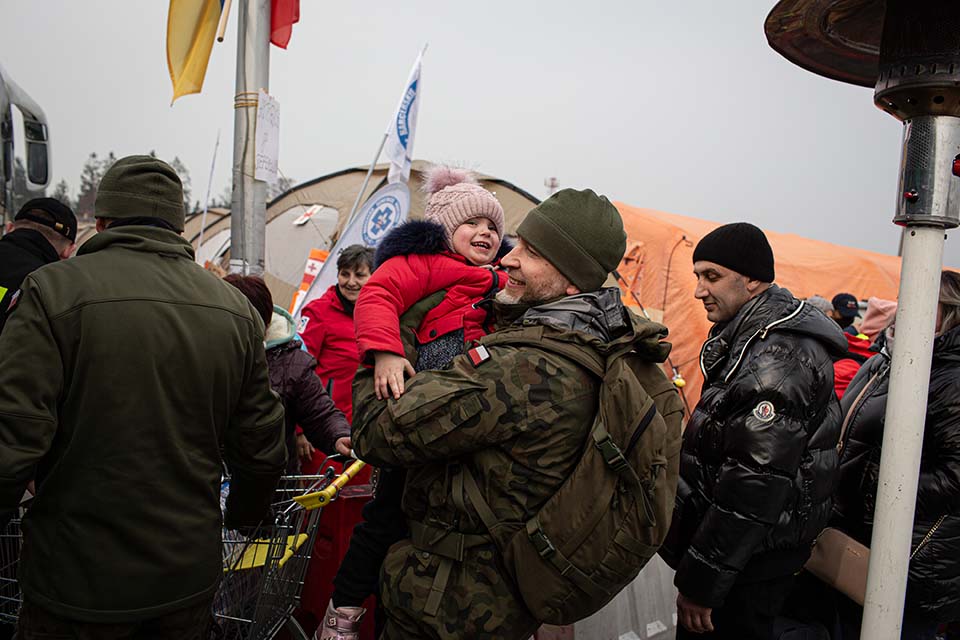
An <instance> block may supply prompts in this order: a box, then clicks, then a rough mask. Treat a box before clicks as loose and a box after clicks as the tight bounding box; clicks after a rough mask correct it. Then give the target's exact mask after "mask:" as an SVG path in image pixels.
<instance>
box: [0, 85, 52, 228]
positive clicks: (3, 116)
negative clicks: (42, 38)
mask: <svg viewBox="0 0 960 640" xmlns="http://www.w3.org/2000/svg"><path fill="white" fill-rule="evenodd" d="M13 107H16V108H17V110H18V111H19V112H20V115H21V116H22V117H23V144H24V149H23V155H24V157H25V158H26V169H27V171H26V180H27V189H28V190H29V191H36V192H40V191H43V190H44V189H46V188H47V186H49V184H50V137H49V131H48V129H47V117H46V115H44V113H43V109H41V108H40V105H38V104H37V103H36V102H35V101H34V100H33V98H31V97H30V95H29V94H28V93H27V92H26V91H24V90H23V89H21V88H20V85H18V84H17V83H16V82H14V81H13V79H12V78H11V77H10V75H9V74H8V73H7V72H6V70H5V69H4V68H3V67H2V66H0V222H4V221H6V220H7V216H8V215H13V211H12V209H13V181H14V153H13V152H14V145H15V141H14V120H13Z"/></svg>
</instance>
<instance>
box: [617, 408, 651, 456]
mask: <svg viewBox="0 0 960 640" xmlns="http://www.w3.org/2000/svg"><path fill="white" fill-rule="evenodd" d="M655 415H657V405H656V404H651V405H650V409H648V410H647V412H646V413H645V414H644V415H643V418H642V419H641V420H640V424H638V425H637V428H636V429H635V430H634V432H633V435H632V436H630V442H628V443H627V448H626V449H625V450H624V452H623V457H624V458H626V457H627V456H628V455H630V451H631V450H632V449H633V447H634V446H636V444H637V441H638V440H640V436H642V435H643V432H644V431H646V430H647V427H649V426H650V423H651V422H653V417H654V416H655Z"/></svg>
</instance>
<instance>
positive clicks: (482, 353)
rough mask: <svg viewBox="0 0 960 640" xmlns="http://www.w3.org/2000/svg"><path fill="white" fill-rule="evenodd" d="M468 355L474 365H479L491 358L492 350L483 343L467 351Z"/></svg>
mask: <svg viewBox="0 0 960 640" xmlns="http://www.w3.org/2000/svg"><path fill="white" fill-rule="evenodd" d="M467 357H468V358H470V362H472V363H473V366H474V367H479V366H480V365H481V364H483V363H484V362H486V361H487V360H489V359H490V352H489V351H487V348H486V347H485V346H483V345H482V344H481V345H479V346H477V347H474V348H473V349H470V350H469V351H467Z"/></svg>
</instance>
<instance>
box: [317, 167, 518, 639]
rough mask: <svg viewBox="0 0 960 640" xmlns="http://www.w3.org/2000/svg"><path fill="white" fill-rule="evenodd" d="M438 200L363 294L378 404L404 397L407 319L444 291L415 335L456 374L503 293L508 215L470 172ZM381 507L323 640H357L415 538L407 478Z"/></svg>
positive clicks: (341, 585)
mask: <svg viewBox="0 0 960 640" xmlns="http://www.w3.org/2000/svg"><path fill="white" fill-rule="evenodd" d="M424 190H425V191H426V192H427V193H429V194H430V196H429V199H428V201H427V207H426V210H425V211H424V220H423V221H420V222H408V223H406V224H404V225H401V226H400V227H397V228H396V229H394V230H393V231H391V232H390V234H388V235H387V237H386V238H384V240H383V242H381V244H380V247H379V249H378V250H377V256H376V260H375V262H376V264H377V265H379V266H378V267H377V270H376V271H375V272H374V274H373V275H372V276H371V277H370V280H368V281H367V284H366V285H364V287H363V289H361V290H360V297H359V299H358V300H357V304H356V308H355V309H354V316H353V317H354V322H355V327H356V332H357V342H358V345H359V349H360V359H361V362H367V363H369V362H370V361H371V360H372V361H373V362H374V363H375V365H374V379H375V382H376V389H377V397H378V398H380V399H383V398H386V397H389V396H390V395H392V396H393V397H394V398H399V397H400V395H401V394H402V393H403V388H404V386H403V376H404V373H409V374H410V375H413V373H414V367H413V366H412V365H411V364H410V362H409V361H407V359H406V358H404V355H403V354H404V350H403V345H402V343H401V339H400V316H401V315H403V313H404V312H406V311H407V310H408V309H409V308H410V307H411V306H413V305H414V304H416V303H417V302H419V301H420V300H422V299H424V298H426V297H428V296H431V295H432V294H435V293H437V292H439V291H444V292H445V293H444V295H443V299H442V300H441V301H440V302H439V303H438V304H437V305H436V306H434V307H433V308H432V309H430V311H428V312H427V313H426V315H425V316H424V319H423V321H422V322H420V324H419V326H418V327H417V329H416V331H415V336H416V342H417V345H416V346H417V351H418V356H417V362H416V370H417V371H422V370H424V369H435V368H442V367H446V366H448V365H449V364H450V361H451V360H453V358H454V357H455V356H457V355H458V354H460V353H462V352H463V349H464V345H465V344H466V343H467V342H469V341H471V340H475V339H477V338H480V337H482V336H484V335H485V334H486V333H488V331H487V326H486V324H487V318H486V311H485V310H484V309H480V308H476V307H475V306H474V305H475V304H476V303H477V302H479V301H480V300H483V299H484V298H486V297H487V296H489V295H491V294H493V293H495V292H496V291H499V290H500V288H501V287H502V286H503V285H504V284H505V281H506V275H505V274H503V273H502V272H499V271H495V270H494V269H493V268H492V265H493V264H495V262H496V261H497V260H498V259H499V258H500V254H501V253H504V252H502V251H501V239H502V238H503V220H504V216H503V207H501V206H500V203H499V202H497V199H496V198H495V197H494V196H493V194H491V193H490V192H489V191H487V190H486V189H484V188H483V187H481V186H480V185H478V184H477V182H476V179H475V178H474V177H473V176H472V175H471V174H470V173H469V172H466V171H462V170H457V169H450V168H447V167H435V168H434V169H432V170H431V171H430V172H429V174H428V176H427V180H426V183H425V185H424ZM379 473H380V477H379V481H378V483H377V490H376V493H375V495H374V497H373V500H371V501H370V502H368V503H367V504H366V505H365V506H364V508H363V517H364V520H363V522H361V523H359V524H358V525H357V526H356V528H355V529H354V531H353V537H352V538H351V539H350V547H349V549H347V553H346V555H345V556H344V559H343V562H342V563H341V564H340V569H339V571H338V572H337V576H336V578H334V581H333V583H334V592H333V598H332V599H331V601H330V604H329V605H328V606H327V612H326V615H324V617H323V624H322V628H321V629H320V630H319V632H318V634H317V637H318V638H319V639H320V640H335V639H336V640H342V639H345V638H351V639H352V638H356V637H357V635H356V634H357V633H358V629H359V625H360V619H361V618H362V617H363V615H364V612H365V611H364V609H363V608H362V604H363V601H364V600H365V599H366V598H367V596H369V595H370V594H371V593H374V592H375V591H376V589H377V580H378V577H379V574H380V567H381V565H382V564H383V559H384V557H386V554H387V550H388V549H389V548H390V545H392V544H393V543H395V542H397V541H399V540H401V539H403V538H404V537H405V536H406V535H407V531H406V524H405V519H404V516H403V513H402V511H401V508H400V499H401V496H402V493H403V484H404V477H405V475H404V471H403V470H402V469H380V470H379Z"/></svg>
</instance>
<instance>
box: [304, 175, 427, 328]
mask: <svg viewBox="0 0 960 640" xmlns="http://www.w3.org/2000/svg"><path fill="white" fill-rule="evenodd" d="M409 212H410V189H409V188H408V187H407V185H406V184H405V183H403V182H400V183H397V184H387V185H384V186H383V187H382V188H380V189H378V190H377V191H376V193H374V194H373V195H372V196H370V198H368V199H367V201H366V203H364V205H363V207H361V208H360V211H358V212H357V215H355V216H354V217H353V220H352V221H351V222H350V224H349V225H348V226H347V227H346V228H345V229H344V230H343V233H341V234H340V238H339V239H338V240H337V244H335V245H333V248H332V249H331V250H330V255H329V256H328V257H327V259H326V261H325V262H324V263H323V266H322V267H320V273H318V274H317V277H316V278H314V279H313V282H312V283H311V284H310V288H309V289H307V291H306V293H305V294H304V295H303V296H302V297H301V298H300V299H299V300H298V301H297V305H296V308H295V309H294V313H293V315H294V317H296V316H299V315H300V309H302V308H303V306H304V305H305V304H307V303H308V302H311V301H312V300H316V299H317V298H319V297H320V296H322V295H323V294H324V293H326V291H327V289H329V288H330V286H331V285H333V284H335V283H336V282H337V257H338V256H339V255H340V252H341V251H343V250H344V249H346V248H347V247H349V246H350V245H353V244H362V245H365V246H368V247H376V246H377V245H378V244H380V241H381V240H383V237H384V236H385V235H387V233H388V232H390V231H391V230H392V229H393V228H394V227H396V226H397V225H398V224H400V223H401V222H404V221H405V220H406V219H407V214H408V213H409Z"/></svg>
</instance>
